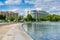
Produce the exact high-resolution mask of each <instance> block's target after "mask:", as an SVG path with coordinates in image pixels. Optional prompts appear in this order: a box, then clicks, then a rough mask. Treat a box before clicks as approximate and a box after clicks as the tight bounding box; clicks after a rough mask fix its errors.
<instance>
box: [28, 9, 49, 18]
mask: <svg viewBox="0 0 60 40" xmlns="http://www.w3.org/2000/svg"><path fill="white" fill-rule="evenodd" d="M27 13H30V14H31V15H32V16H33V17H34V18H40V17H43V16H44V17H45V16H46V15H48V14H49V13H47V12H45V11H41V10H30V11H27Z"/></svg>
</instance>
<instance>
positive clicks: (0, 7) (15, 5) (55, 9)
mask: <svg viewBox="0 0 60 40" xmlns="http://www.w3.org/2000/svg"><path fill="white" fill-rule="evenodd" d="M30 9H39V10H44V11H47V12H49V13H50V14H60V0H0V11H13V12H18V13H19V14H21V15H25V14H26V10H30Z"/></svg>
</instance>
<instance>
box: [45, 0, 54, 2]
mask: <svg viewBox="0 0 60 40" xmlns="http://www.w3.org/2000/svg"><path fill="white" fill-rule="evenodd" d="M49 1H53V0H44V2H49Z"/></svg>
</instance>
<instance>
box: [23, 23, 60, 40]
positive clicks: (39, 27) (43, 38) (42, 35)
mask: <svg viewBox="0 0 60 40" xmlns="http://www.w3.org/2000/svg"><path fill="white" fill-rule="evenodd" d="M23 28H24V30H25V31H26V32H27V33H28V34H29V35H31V37H32V38H33V39H34V40H60V23H59V22H40V23H26V24H24V25H23Z"/></svg>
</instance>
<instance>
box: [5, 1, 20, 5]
mask: <svg viewBox="0 0 60 40" xmlns="http://www.w3.org/2000/svg"><path fill="white" fill-rule="evenodd" d="M20 3H21V0H6V1H5V4H9V5H13V4H20Z"/></svg>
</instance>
